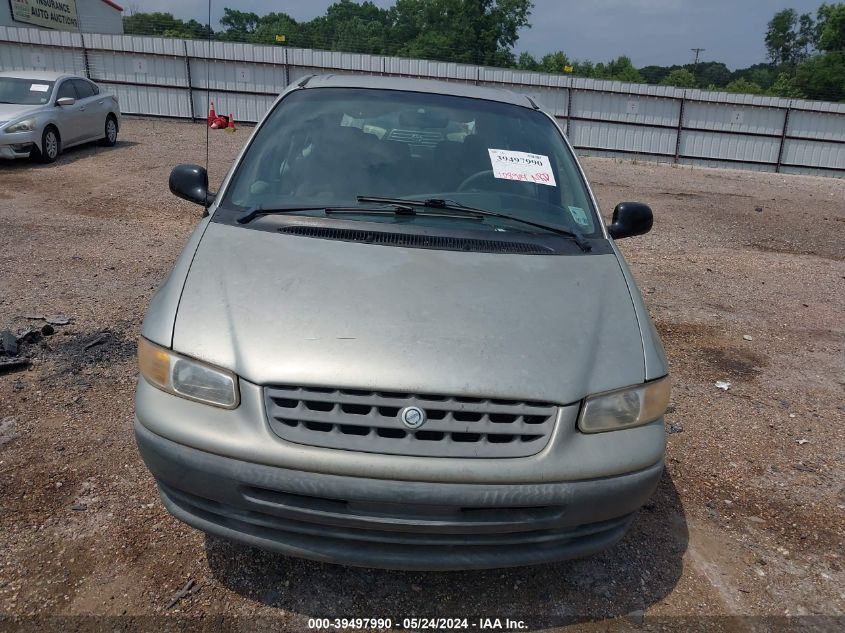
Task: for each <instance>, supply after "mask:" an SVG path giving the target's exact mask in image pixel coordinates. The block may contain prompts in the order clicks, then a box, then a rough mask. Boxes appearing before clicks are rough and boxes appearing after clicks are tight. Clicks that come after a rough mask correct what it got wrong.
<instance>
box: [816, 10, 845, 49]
mask: <svg viewBox="0 0 845 633" xmlns="http://www.w3.org/2000/svg"><path fill="white" fill-rule="evenodd" d="M816 47H817V48H818V49H819V50H820V51H823V52H826V53H832V52H836V51H843V50H845V4H843V3H841V2H839V3H837V4H823V5H822V6H820V7H819V11H818V14H817V24H816Z"/></svg>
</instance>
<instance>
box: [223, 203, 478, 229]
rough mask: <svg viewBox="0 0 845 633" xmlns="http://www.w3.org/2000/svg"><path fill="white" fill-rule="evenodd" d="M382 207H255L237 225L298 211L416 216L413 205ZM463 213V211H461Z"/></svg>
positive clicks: (472, 216)
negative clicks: (261, 217)
mask: <svg viewBox="0 0 845 633" xmlns="http://www.w3.org/2000/svg"><path fill="white" fill-rule="evenodd" d="M379 204H383V206H378V207H353V206H348V207H319V206H314V207H280V208H276V209H265V208H264V207H262V206H261V205H256V206H254V207H251V208H249V209H247V210H246V211H245V212H244V213H242V214H241V215H239V216H238V218H237V222H238V224H248V223H250V222H252V221H253V220H254V219H255V218H257V217H260V216H263V215H283V214H285V213H297V212H300V211H323V212H324V213H325V214H326V215H332V214H341V213H348V214H350V215H416V214H417V212H416V211H415V210H414V206H415V205H411V204H406V203H404V202H387V203H379ZM461 211H463V210H461ZM428 215H433V216H436V217H444V218H467V219H470V220H471V219H478V220H480V219H481V218H482V216H481V214H478V213H473V214H469V213H436V214H435V213H432V214H428Z"/></svg>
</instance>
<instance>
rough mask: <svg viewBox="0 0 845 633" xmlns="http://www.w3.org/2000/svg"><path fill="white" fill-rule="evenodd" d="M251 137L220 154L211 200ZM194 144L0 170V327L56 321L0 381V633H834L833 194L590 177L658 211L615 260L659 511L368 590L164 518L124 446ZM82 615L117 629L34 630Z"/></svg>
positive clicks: (612, 170) (838, 350) (837, 552)
mask: <svg viewBox="0 0 845 633" xmlns="http://www.w3.org/2000/svg"><path fill="white" fill-rule="evenodd" d="M248 134H249V130H248V129H241V130H240V131H238V132H237V133H236V134H233V135H228V134H224V133H222V132H218V133H213V134H212V138H211V161H212V163H211V164H212V170H211V171H212V173H211V176H212V181H213V182H214V183H218V182H219V181H220V180H221V179H222V177H223V175H224V173H225V171H226V170H227V169H228V167H229V165H231V162H232V160H233V158H234V156H235V155H236V153H237V151H238V150H239V148H240V146H241V145H242V143H243V142H244V141H245V140H246V138H247V136H248ZM204 137H205V128H204V127H203V126H202V125H192V124H188V123H180V122H172V121H162V120H142V119H127V120H126V121H125V123H124V127H123V129H122V130H121V137H120V142H119V143H118V145H117V146H116V147H115V148H112V149H106V148H101V147H96V146H93V147H84V148H80V149H74V150H69V151H68V152H67V154H66V155H64V156H63V157H62V158H61V159H60V160H59V162H58V163H56V164H55V165H51V166H41V165H37V164H34V163H29V162H17V163H3V164H0V330H2V329H5V328H10V329H12V330H14V331H16V332H20V331H22V330H25V329H26V328H30V327H32V328H40V327H41V326H42V325H44V321H42V320H36V319H30V318H27V317H28V316H38V315H43V316H53V315H63V316H66V317H68V318H69V319H70V322H69V323H68V324H67V325H55V326H54V328H55V333H54V334H52V335H51V336H45V337H43V338H42V340H41V341H38V342H31V343H28V344H25V345H24V347H23V350H22V351H23V353H24V355H25V356H27V357H28V358H30V359H31V361H32V364H31V366H30V367H29V368H28V369H24V370H21V371H15V372H8V373H4V374H0V508H2V510H1V511H0V545H1V546H2V547H0V618H2V619H0V629H3V630H14V629H17V628H21V627H23V628H26V627H30V630H35V629H36V628H38V627H42V628H50V627H53V628H57V629H62V630H75V629H80V630H81V629H82V628H84V626H86V625H88V624H90V623H92V622H108V623H109V626H110V627H111V628H108V630H113V629H114V630H126V629H125V628H120V625H119V623H121V622H123V623H127V622H129V623H134V624H135V625H136V627H137V628H150V629H156V630H164V628H165V627H166V626H168V623H169V624H176V623H181V624H180V626H181V625H184V626H185V627H186V628H185V629H184V630H197V629H200V628H205V630H214V629H216V628H218V627H229V629H230V630H244V631H246V630H255V626H256V623H257V622H263V623H264V626H267V627H270V628H277V629H290V630H304V629H306V628H307V622H308V619H309V618H313V617H335V616H337V617H346V618H352V617H362V618H364V617H383V618H384V617H389V618H393V620H394V622H397V623H401V618H402V617H420V616H426V617H433V616H461V617H462V616H481V617H490V618H496V617H498V618H505V617H508V618H511V619H512V620H522V621H523V623H524V627H526V628H527V629H530V630H534V629H542V628H556V627H559V626H563V625H568V624H572V623H575V624H576V625H577V626H582V627H586V628H590V629H593V630H608V629H611V630H617V629H618V630H629V629H630V627H632V626H634V627H636V626H638V625H639V624H640V623H641V622H642V621H643V618H644V626H646V627H649V626H650V624H654V625H656V626H657V627H658V628H659V627H661V626H662V627H668V628H673V625H676V628H678V627H680V628H684V629H687V630H692V629H694V628H695V627H696V626H698V627H703V628H701V630H708V629H709V630H712V629H714V628H723V629H724V630H749V631H756V630H769V628H777V627H781V630H795V629H799V628H803V629H807V630H810V629H812V630H842V629H841V628H839V627H845V571H843V567H845V546H843V544H845V539H844V538H843V535H844V534H845V469H844V468H843V462H845V424H843V423H844V422H845V389H843V387H845V351H844V348H845V346H843V342H844V341H845V181H843V180H836V179H824V178H814V177H800V176H782V175H776V174H758V173H752V172H743V171H730V170H712V169H703V168H695V169H691V168H689V167H682V168H673V167H671V166H668V165H654V164H637V163H636V162H633V163H632V162H628V161H626V162H620V161H615V160H611V159H596V158H591V159H586V160H585V161H584V162H585V168H586V170H587V173H588V176H589V178H590V179H591V181H592V184H593V185H594V187H595V189H596V192H597V195H598V197H599V199H600V202H601V205H602V208H603V210H604V212H605V213H606V214H607V215H609V214H610V212H611V211H612V209H613V206H614V205H615V204H616V203H617V202H619V201H622V200H641V201H644V202H648V203H650V204H651V205H652V206H653V209H654V212H655V217H656V222H655V227H654V230H653V231H652V233H650V234H649V235H646V236H643V237H640V238H635V239H630V240H625V241H623V242H620V246H621V248H622V250H623V251H624V253H625V256H626V258H627V260H628V262H629V264H630V265H631V267H632V270H633V272H634V274H635V276H636V278H637V280H638V283H639V285H640V287H641V289H642V290H643V293H644V296H645V299H646V302H647V304H648V306H649V309H650V310H651V312H652V315H653V317H654V320H655V322H656V324H657V327H658V329H659V331H660V333H661V335H662V336H663V340H664V343H665V346H666V350H667V353H668V356H669V358H670V362H671V368H672V374H673V377H674V385H675V386H674V393H673V396H672V403H671V407H670V409H669V413H668V415H667V418H666V422H667V427H668V426H671V430H672V431H674V432H672V433H670V435H669V439H668V454H667V470H666V474H665V476H664V478H663V481H662V483H661V485H660V487H659V490H658V492H657V493H656V495H655V497H654V499H653V501H652V502H651V503H650V504H649V505H647V506H646V508H645V509H644V510H643V511H642V512H640V514H639V515H638V517H637V519H636V521H635V523H634V526H633V528H632V529H631V531H630V533H629V534H628V535H627V536H626V538H625V539H624V540H623V541H622V542H620V543H619V544H618V545H617V546H615V547H614V548H612V549H611V550H609V551H607V552H605V553H602V554H600V555H598V556H594V557H592V558H589V559H586V560H578V561H571V562H566V563H561V564H555V565H546V566H541V567H535V568H520V569H512V570H505V571H501V570H499V571H486V572H465V573H464V572H461V573H410V572H408V573H406V572H388V571H373V570H363V569H349V568H343V567H338V566H332V565H326V564H318V563H312V562H307V561H302V560H294V559H287V558H284V557H281V556H276V555H272V554H268V553H264V552H261V551H258V550H253V549H249V548H246V547H242V546H239V545H235V544H232V543H229V542H225V541H222V540H220V539H217V538H211V537H206V536H204V535H203V534H202V533H200V532H197V531H195V530H193V529H191V528H189V527H187V526H185V525H183V524H181V523H179V522H178V521H176V520H175V519H173V518H172V517H170V516H169V515H168V514H167V513H166V512H165V511H164V509H163V507H162V505H161V503H160V502H159V499H158V495H157V493H156V489H155V486H154V483H153V480H152V478H151V476H150V475H149V473H148V472H147V470H146V468H145V467H144V465H143V463H142V462H141V459H140V457H139V455H138V452H137V450H136V448H135V442H134V439H133V435H132V417H133V413H132V412H133V392H134V383H135V377H136V365H135V359H134V354H135V345H136V340H137V337H138V333H139V328H140V324H141V320H142V318H143V315H144V312H145V310H146V306H147V304H148V302H149V299H150V297H151V295H152V294H153V292H154V290H155V289H156V287H157V286H158V284H159V283H160V282H161V281H162V279H163V278H164V276H165V275H166V273H167V272H168V270H169V269H170V266H171V265H172V263H173V261H174V259H175V258H176V256H177V254H178V253H179V251H180V249H181V247H182V245H183V244H184V242H185V241H186V239H187V237H188V235H189V234H190V232H191V230H192V228H193V227H194V226H195V224H196V222H197V220H198V218H199V213H200V211H199V209H198V208H197V207H196V206H193V205H191V204H189V203H186V202H181V201H179V200H177V199H176V198H175V197H173V196H172V195H171V194H170V193H169V192H168V190H167V176H168V173H169V170H170V168H171V167H172V166H173V165H174V164H176V163H179V162H200V163H202V162H204V159H205V148H204V144H203V143H204ZM54 320H55V319H54ZM59 321H61V319H59ZM721 380H725V381H728V382H730V383H731V386H730V388H729V389H728V390H727V391H723V390H721V389H719V388H717V387H716V386H715V383H716V382H717V381H721ZM189 581H193V585H192V587H191V589H190V590H189V591H188V592H186V594H187V595H185V596H184V597H182V598H181V599H179V600H176V601H174V597H176V596H177V594H178V592H179V591H180V589H182V588H183V587H185V586H186V584H187V583H189ZM91 615H96V616H127V617H126V618H124V619H120V618H113V619H100V620H96V619H94V618H90V617H87V618H86V617H62V618H59V619H55V620H48V621H41V624H38V625H37V626H36V625H35V624H33V623H34V622H36V621H35V620H32V619H31V616H40V617H46V616H91ZM163 615H167V616H169V619H166V620H165V619H163V618H161V617H160V616H163ZM156 616H159V617H156ZM219 616H225V619H222V620H221V619H219ZM723 616H731V617H723ZM736 616H748V617H743V618H740V617H736ZM783 616H804V617H796V618H784V617H783ZM810 616H825V617H820V618H813V617H810ZM19 617H20V618H22V619H19ZM265 617H266V618H268V619H267V620H260V619H256V618H265ZM132 618H134V619H132ZM179 618H182V619H179ZM681 618H686V619H681ZM764 618H768V619H764ZM45 622H46V623H45ZM48 625H49V626H48ZM626 627H627V628H626ZM761 627H762V628H761ZM473 628H474V627H473Z"/></svg>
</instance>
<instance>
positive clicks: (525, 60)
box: [516, 51, 541, 71]
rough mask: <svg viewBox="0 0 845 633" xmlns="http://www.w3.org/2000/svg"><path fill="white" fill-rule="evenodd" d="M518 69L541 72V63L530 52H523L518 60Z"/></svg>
mask: <svg viewBox="0 0 845 633" xmlns="http://www.w3.org/2000/svg"><path fill="white" fill-rule="evenodd" d="M516 67H517V68H519V69H520V70H531V71H538V70H540V69H541V68H540V62H538V61H537V59H536V58H535V57H534V56H533V55H532V54H531V53H529V52H527V51H522V52H521V53H520V54H519V57H518V58H517V60H516Z"/></svg>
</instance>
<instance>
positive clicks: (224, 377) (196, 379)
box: [138, 338, 239, 409]
mask: <svg viewBox="0 0 845 633" xmlns="http://www.w3.org/2000/svg"><path fill="white" fill-rule="evenodd" d="M138 366H139V368H140V370H141V375H142V376H143V377H144V378H145V379H146V380H147V382H149V383H150V384H152V385H153V386H155V387H158V388H159V389H161V390H162V391H167V392H168V393H172V394H174V395H177V396H181V397H182V398H188V399H189V400H196V401H197V402H204V403H205V404H210V405H213V406H215V407H223V408H224V409H234V408H235V407H237V406H238V402H239V397H238V377H237V376H236V375H235V374H233V373H232V372H230V371H227V370H225V369H220V368H219V367H212V366H211V365H206V364H205V363H203V362H200V361H198V360H194V359H192V358H187V357H185V356H182V355H180V354H177V353H175V352H172V351H170V350H169V349H166V348H164V347H159V346H158V345H155V344H154V343H150V342H149V341H148V340H147V339H145V338H142V339H140V340H139V341H138Z"/></svg>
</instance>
